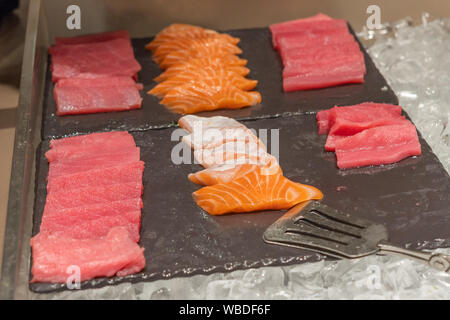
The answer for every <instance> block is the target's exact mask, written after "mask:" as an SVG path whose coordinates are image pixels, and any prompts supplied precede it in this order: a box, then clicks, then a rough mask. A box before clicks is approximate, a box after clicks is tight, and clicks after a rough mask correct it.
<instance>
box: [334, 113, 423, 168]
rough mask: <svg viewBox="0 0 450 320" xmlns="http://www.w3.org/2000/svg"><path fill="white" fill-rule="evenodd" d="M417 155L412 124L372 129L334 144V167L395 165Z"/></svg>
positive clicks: (419, 148)
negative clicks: (335, 159) (335, 163)
mask: <svg viewBox="0 0 450 320" xmlns="http://www.w3.org/2000/svg"><path fill="white" fill-rule="evenodd" d="M420 154H421V147H420V142H419V138H418V136H417V131H416V128H415V127H414V125H413V124H412V123H411V122H409V121H406V124H402V125H391V126H382V127H375V128H370V129H367V130H364V131H362V132H360V133H357V134H355V135H353V136H349V137H347V138H345V139H341V140H338V141H336V158H337V166H338V167H339V168H340V169H346V168H354V167H364V166H370V165H381V164H388V163H394V162H398V161H400V160H402V159H405V158H407V157H410V156H418V155H420Z"/></svg>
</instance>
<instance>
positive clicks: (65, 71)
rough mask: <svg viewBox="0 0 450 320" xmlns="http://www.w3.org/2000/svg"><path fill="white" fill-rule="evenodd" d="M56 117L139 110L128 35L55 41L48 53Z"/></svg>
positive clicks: (135, 65) (136, 66)
mask: <svg viewBox="0 0 450 320" xmlns="http://www.w3.org/2000/svg"><path fill="white" fill-rule="evenodd" d="M49 52H50V55H51V57H52V61H51V66H50V68H51V71H52V79H53V82H55V83H56V84H55V88H54V97H55V100H56V106H57V112H56V113H57V115H59V116H63V115H70V114H86V113H98V112H110V111H124V110H130V109H137V108H140V107H141V104H142V98H141V96H140V94H139V90H142V85H140V84H137V83H136V82H135V80H136V79H137V73H138V72H139V70H141V66H140V65H139V63H138V62H137V61H136V59H135V58H134V52H133V47H132V45H131V40H130V35H129V34H128V31H126V30H122V31H113V32H106V33H100V34H92V35H85V36H79V37H73V38H56V39H55V45H54V46H52V47H50V49H49Z"/></svg>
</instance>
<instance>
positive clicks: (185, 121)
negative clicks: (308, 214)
mask: <svg viewBox="0 0 450 320" xmlns="http://www.w3.org/2000/svg"><path fill="white" fill-rule="evenodd" d="M178 124H179V125H180V127H182V128H183V129H185V130H186V131H188V132H189V134H188V135H186V136H184V137H183V142H185V143H186V144H188V145H189V146H190V147H191V148H193V149H194V157H195V160H196V161H197V162H198V163H200V164H201V165H202V166H203V167H205V169H204V170H201V171H199V172H196V173H192V174H189V176H188V178H189V180H190V181H192V182H193V183H196V184H200V185H204V186H205V187H203V188H201V189H199V190H197V191H196V192H194V193H193V197H194V200H195V201H196V203H197V204H198V205H199V206H200V207H201V208H202V209H203V210H205V211H206V212H208V213H209V214H211V215H222V214H226V213H232V212H235V213H238V212H254V211H261V210H282V209H289V208H290V207H292V206H294V205H296V204H298V203H300V202H303V201H308V200H312V199H321V198H322V197H323V195H322V193H321V192H320V190H318V189H317V188H315V187H312V186H308V185H303V184H300V183H296V182H293V181H290V180H289V179H287V178H286V177H284V176H283V172H282V170H281V167H280V165H279V164H278V161H277V159H276V158H275V157H274V156H272V155H270V154H269V153H267V150H266V146H265V145H264V144H263V143H262V142H261V141H260V140H259V139H258V138H257V137H256V135H255V134H254V133H253V132H252V130H250V129H248V128H247V127H246V126H244V125H243V124H241V123H240V122H238V121H236V120H234V119H231V118H227V117H220V116H218V117H210V118H205V117H198V116H194V115H187V116H184V117H182V118H181V119H180V120H179V121H178Z"/></svg>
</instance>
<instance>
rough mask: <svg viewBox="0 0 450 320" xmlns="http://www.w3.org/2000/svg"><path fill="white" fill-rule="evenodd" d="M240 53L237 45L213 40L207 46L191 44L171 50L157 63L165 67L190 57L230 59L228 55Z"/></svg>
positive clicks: (162, 67)
mask: <svg viewBox="0 0 450 320" xmlns="http://www.w3.org/2000/svg"><path fill="white" fill-rule="evenodd" d="M235 48H237V49H238V50H236V49H235ZM241 53H242V50H241V49H240V48H239V47H225V46H222V45H221V44H220V43H216V44H214V42H213V43H212V44H211V45H209V46H202V45H198V46H192V47H190V48H189V49H186V50H178V51H173V52H171V53H169V54H168V55H166V56H165V57H164V59H163V60H162V61H161V62H160V63H158V65H159V67H160V68H161V69H167V68H169V67H171V66H173V65H174V64H177V63H180V62H183V61H187V60H189V59H192V58H206V57H218V58H220V59H230V56H234V57H235V58H236V55H237V54H241ZM238 59H239V58H238Z"/></svg>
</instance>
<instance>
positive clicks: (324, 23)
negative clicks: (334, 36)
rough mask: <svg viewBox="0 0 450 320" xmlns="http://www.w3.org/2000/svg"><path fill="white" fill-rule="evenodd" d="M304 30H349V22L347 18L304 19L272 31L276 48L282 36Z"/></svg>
mask: <svg viewBox="0 0 450 320" xmlns="http://www.w3.org/2000/svg"><path fill="white" fill-rule="evenodd" d="M304 30H317V32H319V30H321V31H324V32H325V31H331V30H333V31H335V30H341V31H347V32H348V27H347V22H346V21H345V20H341V19H334V20H318V21H304V22H299V23H298V25H296V26H289V27H286V28H283V29H280V30H277V31H273V30H271V31H272V44H273V46H274V48H275V49H278V48H279V42H278V41H279V39H280V38H281V37H285V36H288V35H289V36H293V35H295V34H296V33H298V32H303V31H304Z"/></svg>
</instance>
